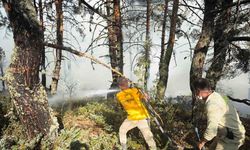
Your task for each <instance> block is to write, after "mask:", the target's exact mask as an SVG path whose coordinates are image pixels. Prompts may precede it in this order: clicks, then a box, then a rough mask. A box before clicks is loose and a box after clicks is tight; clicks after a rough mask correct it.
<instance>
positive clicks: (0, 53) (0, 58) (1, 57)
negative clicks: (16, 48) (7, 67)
mask: <svg viewBox="0 0 250 150" xmlns="http://www.w3.org/2000/svg"><path fill="white" fill-rule="evenodd" d="M4 58H5V52H4V50H3V49H2V48H1V47H0V71H1V77H4V71H3V62H4ZM2 90H3V91H5V82H4V80H2Z"/></svg>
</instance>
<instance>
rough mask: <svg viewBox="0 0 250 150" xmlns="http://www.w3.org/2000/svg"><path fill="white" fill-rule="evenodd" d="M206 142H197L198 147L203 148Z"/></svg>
mask: <svg viewBox="0 0 250 150" xmlns="http://www.w3.org/2000/svg"><path fill="white" fill-rule="evenodd" d="M205 143H206V142H205V141H200V142H198V143H197V147H198V149H199V150H201V149H202V148H203V147H204V145H205Z"/></svg>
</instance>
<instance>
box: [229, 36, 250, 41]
mask: <svg viewBox="0 0 250 150" xmlns="http://www.w3.org/2000/svg"><path fill="white" fill-rule="evenodd" d="M228 41H230V42H232V41H250V37H249V36H246V37H244V36H242V37H231V38H229V39H228Z"/></svg>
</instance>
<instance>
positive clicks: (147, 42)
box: [143, 0, 152, 90]
mask: <svg viewBox="0 0 250 150" xmlns="http://www.w3.org/2000/svg"><path fill="white" fill-rule="evenodd" d="M151 3H152V2H151V0H147V18H146V39H145V46H144V47H145V72H144V80H143V81H144V89H145V90H147V88H148V78H149V74H150V49H151V39H150V17H151Z"/></svg>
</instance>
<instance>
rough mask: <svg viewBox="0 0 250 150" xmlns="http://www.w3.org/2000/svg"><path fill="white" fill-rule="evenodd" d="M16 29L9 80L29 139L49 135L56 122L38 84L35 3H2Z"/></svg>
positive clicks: (39, 34)
mask: <svg viewBox="0 0 250 150" xmlns="http://www.w3.org/2000/svg"><path fill="white" fill-rule="evenodd" d="M3 4H4V7H5V10H6V12H7V15H8V18H9V20H10V25H11V27H12V29H13V36H14V42H15V48H14V54H13V57H12V61H11V64H10V66H9V68H8V71H7V73H6V81H7V85H8V89H9V92H10V95H11V98H12V102H13V104H14V106H15V110H16V111H17V115H18V118H19V120H20V122H21V124H22V125H23V127H25V130H26V133H27V138H28V139H32V138H34V137H36V136H38V135H40V134H42V135H47V134H48V133H49V132H50V127H51V125H52V123H53V121H52V116H51V114H50V111H49V106H48V100H47V95H46V92H45V90H44V88H43V86H42V85H41V84H40V83H39V66H40V60H41V51H42V47H43V45H42V30H41V28H40V24H39V22H38V20H37V19H36V13H35V9H34V6H33V4H32V0H22V1H9V2H8V3H7V1H5V0H3Z"/></svg>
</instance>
